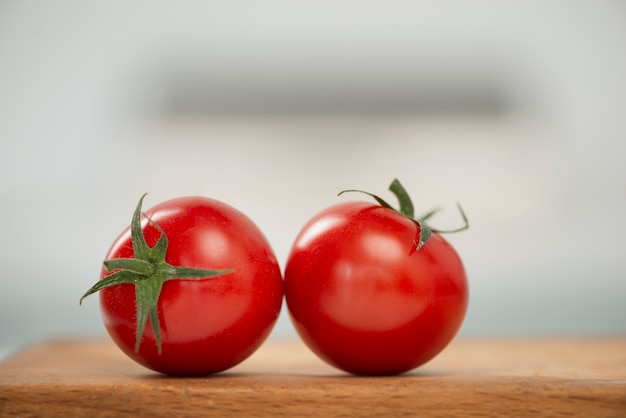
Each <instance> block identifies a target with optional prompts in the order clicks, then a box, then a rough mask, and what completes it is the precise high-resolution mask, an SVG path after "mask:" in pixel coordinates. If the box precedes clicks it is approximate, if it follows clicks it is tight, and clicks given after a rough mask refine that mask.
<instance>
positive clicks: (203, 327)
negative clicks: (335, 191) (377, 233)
mask: <svg viewBox="0 0 626 418" xmlns="http://www.w3.org/2000/svg"><path fill="white" fill-rule="evenodd" d="M146 214H147V216H148V217H149V218H150V219H152V221H154V222H155V223H156V224H158V225H159V226H160V227H161V228H162V230H163V231H164V233H165V234H166V236H167V238H168V240H169V246H168V248H167V253H166V256H165V261H167V262H168V263H169V264H171V265H174V266H185V267H192V268H203V269H233V270H234V272H232V273H228V274H225V275H222V276H216V277H211V278H207V279H203V280H182V279H180V280H170V281H167V282H165V283H164V284H163V289H162V291H161V294H160V297H159V301H158V305H157V310H158V315H159V322H160V334H161V345H162V353H161V354H159V353H158V350H157V344H156V339H155V335H154V332H153V330H152V328H151V326H149V325H148V326H146V328H145V331H144V333H143V337H142V341H141V345H140V347H139V351H138V352H135V339H136V330H137V324H136V316H137V313H136V312H137V308H136V302H135V288H134V286H133V285H132V284H120V285H116V286H112V287H108V288H105V289H102V290H101V291H100V309H101V315H102V320H103V323H104V325H105V328H106V329H107V331H108V333H109V335H110V336H111V338H112V339H113V341H114V342H115V343H116V344H117V345H118V346H119V347H120V348H121V349H122V351H123V352H124V353H126V354H127V355H128V356H129V357H130V358H132V359H133V360H135V361H136V362H138V363H139V364H142V365H143V366H145V367H147V368H150V369H152V370H155V371H158V372H161V373H165V374H170V375H206V374H211V373H217V372H220V371H224V370H226V369H229V368H231V367H233V366H235V365H236V364H238V363H240V362H241V361H243V360H245V359H246V358H247V357H249V356H250V355H251V354H252V353H253V352H254V351H255V350H256V349H257V348H258V347H259V346H260V345H261V344H262V343H263V341H264V340H265V339H266V338H267V336H268V335H269V333H270V332H271V330H272V329H273V327H274V325H275V323H276V320H277V319H278V315H279V313H280V309H281V305H282V298H283V281H282V276H281V272H280V268H279V266H278V263H277V260H276V257H275V255H274V253H273V251H272V249H271V247H270V245H269V243H268V242H267V240H266V239H265V237H264V236H263V234H262V233H261V231H260V230H259V229H258V228H257V227H256V225H255V224H254V223H253V222H252V221H251V220H250V219H249V218H247V217H246V216H245V215H244V214H243V213H241V212H239V211H238V210H236V209H234V208H232V207H230V206H228V205H226V204H224V203H221V202H219V201H216V200H213V199H209V198H204V197H187V198H179V199H173V200H169V201H166V202H163V203H161V204H159V205H157V206H155V207H153V208H152V209H150V210H148V211H146ZM142 229H143V233H144V236H145V239H146V242H147V243H148V245H149V246H151V247H152V246H153V245H154V244H155V243H156V242H157V240H158V238H159V236H160V234H161V232H160V231H159V230H158V229H157V228H156V227H155V226H154V225H152V224H151V223H150V222H148V221H147V219H145V218H144V219H143V220H142ZM133 256H134V251H133V246H132V241H131V234H130V228H128V229H126V230H125V231H124V232H123V233H122V234H121V235H120V236H119V237H118V238H117V240H116V241H115V242H114V243H113V245H112V246H111V249H110V250H109V252H108V254H107V255H106V259H112V258H129V257H133ZM108 274H109V273H108V272H107V271H106V270H104V269H103V270H102V273H101V277H104V276H106V275H108ZM148 321H149V320H148Z"/></svg>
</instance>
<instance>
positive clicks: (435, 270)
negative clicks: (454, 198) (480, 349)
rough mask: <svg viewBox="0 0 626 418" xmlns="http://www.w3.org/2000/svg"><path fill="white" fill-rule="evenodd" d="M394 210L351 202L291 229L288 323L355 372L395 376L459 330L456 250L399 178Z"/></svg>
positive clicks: (461, 302)
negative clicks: (420, 212) (420, 213)
mask: <svg viewBox="0 0 626 418" xmlns="http://www.w3.org/2000/svg"><path fill="white" fill-rule="evenodd" d="M389 189H390V190H391V192H392V193H393V194H394V195H395V196H396V197H397V199H398V201H399V205H400V208H399V210H396V209H394V208H393V207H392V206H391V205H390V204H388V203H387V202H386V201H385V200H383V199H382V198H380V197H378V196H376V195H374V194H371V193H368V192H363V191H360V190H346V191H343V192H341V193H340V194H343V193H346V192H358V193H365V194H366V195H368V196H370V197H372V198H373V199H374V200H375V201H376V202H377V204H374V203H369V202H362V201H350V202H344V203H339V204H337V205H334V206H331V207H329V208H327V209H325V210H323V211H322V212H320V213H318V214H317V215H315V216H314V217H313V218H312V219H311V220H310V221H309V222H308V223H307V224H306V225H305V226H304V227H303V228H302V230H301V231H300V233H299V234H298V235H297V237H296V239H295V242H294V243H293V246H292V248H291V252H290V254H289V256H288V259H287V263H286V267H285V298H286V304H287V308H288V312H289V315H290V318H291V321H292V323H293V325H294V328H295V329H296V331H297V333H298V334H299V336H300V337H301V339H302V340H303V341H304V343H305V344H306V345H307V346H308V347H309V348H310V349H311V350H312V351H313V352H314V353H315V354H317V355H318V356H319V357H320V358H321V359H323V360H324V361H326V362H327V363H329V364H330V365H332V366H334V367H336V368H338V369H341V370H343V371H346V372H349V373H352V374H358V375H395V374H400V373H404V372H408V371H410V370H412V369H414V368H416V367H418V366H420V365H422V364H424V363H426V362H428V361H429V360H431V359H432V358H434V357H435V356H436V355H437V354H439V353H440V352H441V351H442V350H443V349H444V348H445V347H446V346H447V345H448V344H449V343H450V342H451V340H452V339H453V338H454V336H455V335H456V334H457V332H458V330H459V328H460V327H461V324H462V322H463V320H464V317H465V313H466V310H467V305H468V284H467V278H466V272H465V269H464V266H463V263H462V261H461V258H460V257H459V255H458V254H457V252H456V251H455V249H454V248H453V247H452V246H451V245H450V244H449V243H448V242H447V241H446V240H445V239H444V238H443V237H442V236H441V233H443V232H458V231H461V230H464V229H467V228H468V226H469V225H468V221H467V218H466V216H465V214H464V213H463V210H462V209H461V207H460V206H458V208H459V211H460V213H461V215H462V217H463V221H464V225H463V226H462V227H460V228H458V229H456V230H453V231H440V230H437V229H434V228H432V227H430V226H429V224H428V221H430V220H431V218H432V217H433V216H434V215H435V214H436V213H437V211H436V210H434V211H430V212H428V213H426V214H425V215H423V216H420V217H415V216H414V207H413V203H412V201H411V199H410V197H409V195H408V193H407V192H406V190H405V189H404V187H402V185H401V184H400V182H399V181H398V180H394V181H393V182H392V183H391V186H390V188H389Z"/></svg>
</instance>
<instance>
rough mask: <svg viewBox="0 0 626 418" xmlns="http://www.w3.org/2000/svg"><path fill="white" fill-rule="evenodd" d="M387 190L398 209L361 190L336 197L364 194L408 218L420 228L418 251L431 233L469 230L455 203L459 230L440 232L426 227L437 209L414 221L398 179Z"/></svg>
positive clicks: (458, 205)
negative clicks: (461, 224) (395, 201)
mask: <svg viewBox="0 0 626 418" xmlns="http://www.w3.org/2000/svg"><path fill="white" fill-rule="evenodd" d="M389 190H390V191H391V193H393V194H394V196H396V198H397V199H398V204H399V205H400V208H399V209H395V208H394V207H393V206H391V205H390V204H389V203H387V202H386V201H385V200H384V199H383V198H381V197H379V196H377V195H375V194H373V193H369V192H365V191H363V190H356V189H348V190H342V191H341V192H339V194H338V195H337V196H341V195H342V194H344V193H349V192H356V193H364V194H366V195H368V196H370V197H372V198H374V200H376V201H377V202H378V203H379V204H380V205H381V206H383V207H385V208H387V209H391V210H393V211H396V212H398V213H400V214H401V215H403V216H405V217H407V218H409V219H410V220H412V221H413V222H415V223H416V224H417V226H418V227H419V228H420V237H419V242H417V244H416V247H417V248H416V250H419V249H420V248H422V247H423V246H424V244H426V242H428V240H429V239H430V237H431V235H432V233H433V232H436V233H452V232H460V231H464V230H466V229H468V228H469V222H468V220H467V216H466V215H465V212H463V209H462V208H461V205H460V204H458V203H457V207H458V209H459V212H460V213H461V217H462V218H463V226H461V227H460V228H457V229H451V230H440V229H435V228H432V227H431V226H430V225H428V224H427V223H426V221H427V220H429V219H430V218H432V217H433V216H434V215H435V214H436V213H437V212H439V209H433V210H431V211H429V212H427V213H426V214H424V215H422V216H421V217H420V218H418V219H416V218H415V209H414V207H413V202H412V201H411V197H410V196H409V194H408V193H407V191H406V189H405V188H404V187H403V186H402V184H401V183H400V181H399V180H398V179H394V180H393V181H392V182H391V184H390V185H389Z"/></svg>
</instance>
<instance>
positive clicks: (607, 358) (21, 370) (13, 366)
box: [0, 337, 626, 417]
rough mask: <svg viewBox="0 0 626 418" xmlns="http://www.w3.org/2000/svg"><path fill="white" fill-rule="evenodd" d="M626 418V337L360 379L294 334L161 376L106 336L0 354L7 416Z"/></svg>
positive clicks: (516, 347)
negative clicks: (192, 374) (209, 366)
mask: <svg viewBox="0 0 626 418" xmlns="http://www.w3.org/2000/svg"><path fill="white" fill-rule="evenodd" d="M120 415H122V416H123V415H129V416H133V417H134V416H156V415H163V416H189V417H196V416H200V417H201V416H220V417H222V416H237V417H254V416H275V417H281V416H289V417H300V416H320V417H334V416H376V417H385V416H417V417H451V416H461V417H465V416H472V417H510V416H519V417H529V416H545V417H558V416H580V417H626V337H620V338H603V339H597V338H596V339H586V338H567V339H553V338H549V339H548V338H537V339H467V338H466V339H463V338H459V339H457V340H455V341H454V342H453V343H452V344H451V345H450V346H449V347H448V348H447V349H446V350H445V351H444V352H443V353H442V354H440V355H439V356H438V357H437V358H436V359H434V360H433V361H431V362H430V363H428V364H427V365H425V366H422V367H421V368H419V369H417V370H416V371H414V372H412V373H409V374H407V375H403V376H396V377H356V376H350V375H347V374H344V373H341V372H339V371H337V370H335V369H333V368H331V367H329V366H327V365H325V364H324V363H322V362H321V361H320V360H318V359H317V358H316V357H315V356H314V355H313V354H311V353H310V352H309V351H308V349H307V348H306V347H305V346H304V345H302V343H300V342H299V341H297V340H293V341H277V340H269V341H268V342H266V344H265V345H263V346H262V347H261V348H260V349H259V351H257V352H256V353H255V354H254V355H253V356H252V357H250V358H249V359H248V360H246V361H245V362H244V363H242V364H240V365H239V366H237V367H235V368H233V369H231V370H230V371H228V372H225V373H222V374H219V375H215V376H210V377H203V378H172V377H167V376H162V375H159V374H155V373H153V372H151V371H149V370H147V369H144V368H142V367H141V366H139V365H137V364H135V363H134V362H132V361H131V360H129V359H128V358H127V357H126V356H125V355H124V354H122V353H121V351H119V350H118V348H117V347H116V346H114V345H113V343H112V342H110V341H109V340H83V339H66V340H53V341H48V342H44V343H42V344H40V345H35V346H32V347H29V348H26V349H24V350H22V351H21V352H18V353H17V354H15V355H14V356H12V357H10V358H8V359H7V360H5V361H4V362H3V363H0V416H2V417H4V416H19V417H29V416H37V417H39V416H63V417H67V416H88V417H97V416H111V417H118V416H120Z"/></svg>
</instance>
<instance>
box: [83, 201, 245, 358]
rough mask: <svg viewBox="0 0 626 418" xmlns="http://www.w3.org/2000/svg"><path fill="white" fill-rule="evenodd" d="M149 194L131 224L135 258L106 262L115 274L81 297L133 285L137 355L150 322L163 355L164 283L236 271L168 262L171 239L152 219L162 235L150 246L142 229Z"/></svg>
mask: <svg viewBox="0 0 626 418" xmlns="http://www.w3.org/2000/svg"><path fill="white" fill-rule="evenodd" d="M145 196H146V195H145V194H144V195H143V196H141V198H140V199H139V203H138V204H137V207H136V209H135V212H134V213H133V218H132V221H131V227H130V231H131V240H132V243H133V250H134V253H135V258H113V259H109V260H105V261H104V262H103V264H104V267H105V269H106V270H107V271H114V272H113V273H112V274H109V275H108V276H105V277H103V278H102V279H101V280H99V281H98V282H96V283H95V284H94V285H93V286H92V287H91V288H90V289H89V290H87V292H85V294H84V295H83V296H82V297H81V298H80V303H81V304H82V302H83V299H85V298H86V297H87V296H89V295H92V294H94V293H96V292H98V291H100V290H102V289H106V288H107V287H111V286H118V285H120V284H123V283H130V284H133V285H134V286H135V299H136V304H137V335H136V339H135V352H138V351H139V348H140V346H141V340H142V337H143V334H144V331H145V327H146V322H147V321H148V318H149V319H150V324H151V325H152V330H153V331H154V335H155V338H156V344H157V349H158V351H159V354H161V326H160V322H159V315H158V311H157V306H158V302H159V297H160V295H161V290H162V289H163V283H165V282H166V281H168V280H202V279H208V278H211V277H216V276H221V275H224V274H227V273H231V272H233V270H209V269H197V268H192V267H178V266H172V265H170V264H168V263H167V262H166V261H165V255H166V253H167V247H168V239H167V236H166V235H165V232H164V231H163V229H161V227H160V226H159V225H157V224H156V223H155V222H154V221H152V220H151V219H149V221H150V223H151V224H152V225H154V226H155V227H156V228H157V229H158V230H159V231H160V232H161V235H160V237H159V239H158V241H157V243H156V244H155V245H154V247H152V248H151V247H150V246H149V245H148V243H147V242H146V239H145V236H144V235H143V231H142V227H141V215H142V212H141V205H142V203H143V199H144V198H145Z"/></svg>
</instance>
